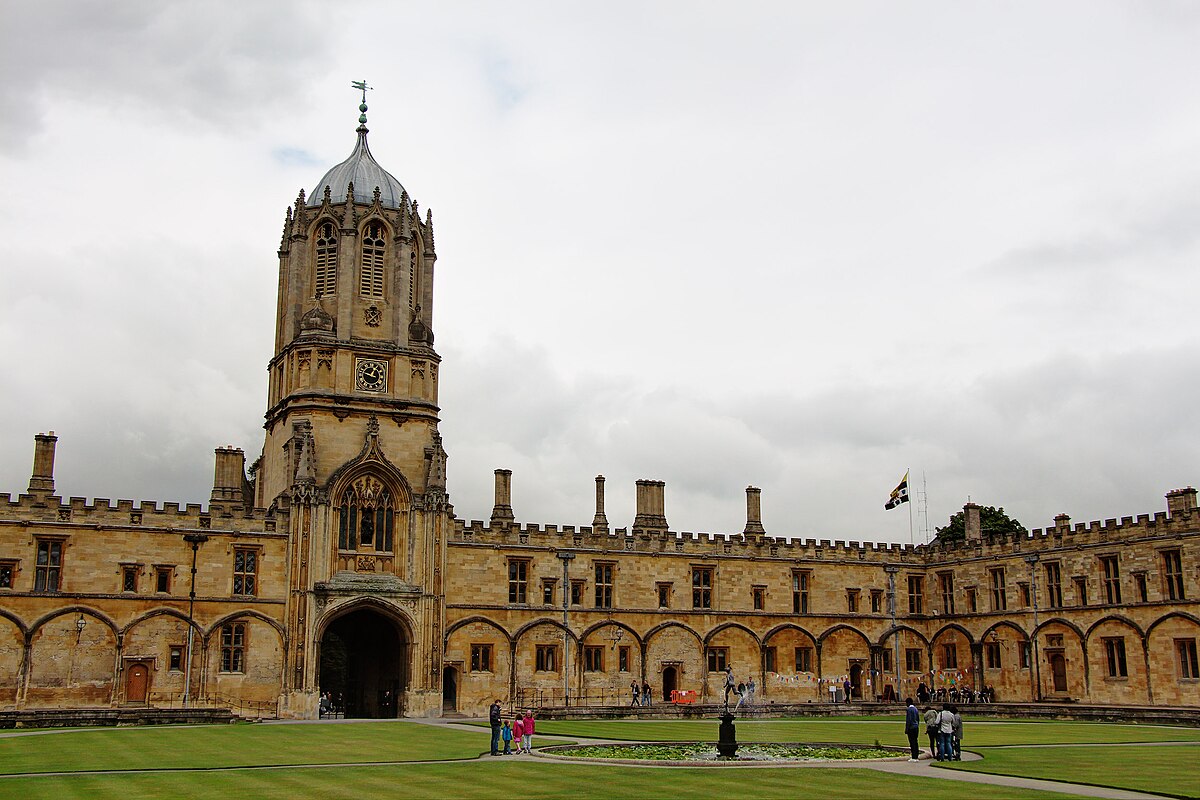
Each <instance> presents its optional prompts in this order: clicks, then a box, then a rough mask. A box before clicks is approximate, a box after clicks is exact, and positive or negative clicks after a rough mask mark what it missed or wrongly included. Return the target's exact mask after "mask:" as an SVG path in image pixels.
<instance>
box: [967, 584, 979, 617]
mask: <svg viewBox="0 0 1200 800" xmlns="http://www.w3.org/2000/svg"><path fill="white" fill-rule="evenodd" d="M978 610H979V595H978V594H976V593H975V587H974V586H970V587H968V588H967V611H970V612H971V613H972V614H974V613H975V612H976V611H978Z"/></svg>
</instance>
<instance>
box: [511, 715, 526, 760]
mask: <svg viewBox="0 0 1200 800" xmlns="http://www.w3.org/2000/svg"><path fill="white" fill-rule="evenodd" d="M512 729H513V742H514V743H515V744H516V745H517V755H521V736H522V734H524V728H523V726H522V725H521V718H520V717H517V718H516V719H514V720H513V725H512Z"/></svg>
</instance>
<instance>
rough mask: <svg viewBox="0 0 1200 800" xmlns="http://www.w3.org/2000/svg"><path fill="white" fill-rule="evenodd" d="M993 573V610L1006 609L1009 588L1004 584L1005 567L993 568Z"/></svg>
mask: <svg viewBox="0 0 1200 800" xmlns="http://www.w3.org/2000/svg"><path fill="white" fill-rule="evenodd" d="M991 573H992V611H1004V610H1005V609H1007V608H1008V589H1007V587H1006V586H1005V585H1004V567H997V568H995V569H993V570H991Z"/></svg>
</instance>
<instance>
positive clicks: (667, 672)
mask: <svg viewBox="0 0 1200 800" xmlns="http://www.w3.org/2000/svg"><path fill="white" fill-rule="evenodd" d="M678 681H679V676H678V673H677V672H676V671H675V667H664V668H663V671H662V683H663V692H662V693H663V702H664V703H669V702H671V692H673V691H675V689H677V688H678V686H677V685H676V684H677V683H678Z"/></svg>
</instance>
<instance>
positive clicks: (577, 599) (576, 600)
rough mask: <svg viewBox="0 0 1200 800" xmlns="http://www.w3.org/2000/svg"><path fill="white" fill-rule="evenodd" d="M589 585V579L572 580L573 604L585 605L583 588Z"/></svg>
mask: <svg viewBox="0 0 1200 800" xmlns="http://www.w3.org/2000/svg"><path fill="white" fill-rule="evenodd" d="M586 586H587V581H582V580H572V581H571V605H573V606H581V605H583V590H584V588H585V587H586Z"/></svg>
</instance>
